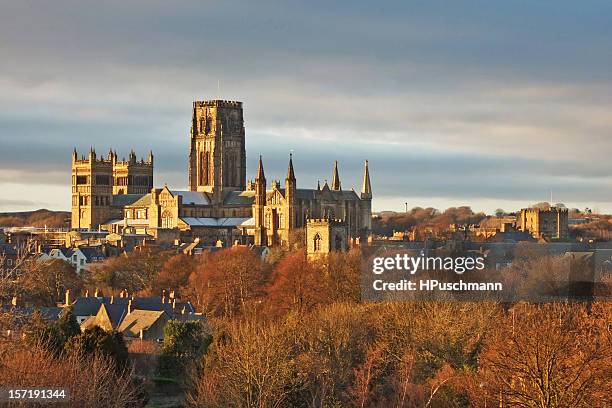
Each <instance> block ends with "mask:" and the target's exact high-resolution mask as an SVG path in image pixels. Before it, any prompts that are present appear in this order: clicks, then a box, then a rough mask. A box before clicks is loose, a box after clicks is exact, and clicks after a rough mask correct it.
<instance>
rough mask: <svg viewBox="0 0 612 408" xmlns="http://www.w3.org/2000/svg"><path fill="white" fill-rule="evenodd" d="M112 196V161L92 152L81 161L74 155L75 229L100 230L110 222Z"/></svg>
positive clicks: (73, 197)
mask: <svg viewBox="0 0 612 408" xmlns="http://www.w3.org/2000/svg"><path fill="white" fill-rule="evenodd" d="M112 195H113V161H112V157H110V156H109V158H108V159H105V158H104V157H102V156H101V157H98V156H97V155H96V151H95V150H93V149H90V150H89V155H88V156H87V157H85V156H83V157H81V158H80V159H79V158H78V156H77V151H76V149H75V150H74V152H73V153H72V206H71V207H72V216H71V225H72V228H87V229H90V228H98V226H99V225H100V224H102V223H103V222H106V221H108V219H109V218H110V215H111V210H110V206H111V203H112Z"/></svg>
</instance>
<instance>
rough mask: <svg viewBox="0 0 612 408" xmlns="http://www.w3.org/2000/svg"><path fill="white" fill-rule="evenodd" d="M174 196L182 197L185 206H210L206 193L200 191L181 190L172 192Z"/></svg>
mask: <svg viewBox="0 0 612 408" xmlns="http://www.w3.org/2000/svg"><path fill="white" fill-rule="evenodd" d="M170 192H171V193H172V195H173V196H175V197H176V196H177V195H179V196H181V197H182V199H183V204H198V205H210V200H209V198H208V196H207V195H206V193H202V192H198V191H181V190H170Z"/></svg>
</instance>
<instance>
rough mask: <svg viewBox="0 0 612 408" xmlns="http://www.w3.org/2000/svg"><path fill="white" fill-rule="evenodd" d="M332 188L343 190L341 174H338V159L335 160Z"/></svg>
mask: <svg viewBox="0 0 612 408" xmlns="http://www.w3.org/2000/svg"><path fill="white" fill-rule="evenodd" d="M331 189H332V190H336V191H337V190H342V185H341V184H340V176H338V161H337V160H336V161H334V177H333V179H332V185H331Z"/></svg>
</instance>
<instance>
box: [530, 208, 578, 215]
mask: <svg viewBox="0 0 612 408" xmlns="http://www.w3.org/2000/svg"><path fill="white" fill-rule="evenodd" d="M522 211H525V212H526V213H532V214H536V213H537V214H545V213H561V214H563V213H567V212H569V209H567V208H561V207H550V208H549V209H548V210H544V209H541V208H525V209H523V210H522Z"/></svg>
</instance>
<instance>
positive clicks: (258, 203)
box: [72, 100, 372, 253]
mask: <svg viewBox="0 0 612 408" xmlns="http://www.w3.org/2000/svg"><path fill="white" fill-rule="evenodd" d="M246 170H247V169H246V150H245V129H244V119H243V109H242V103H241V102H236V101H224V100H210V101H196V102H194V103H193V112H192V123H191V132H190V145H189V190H188V191H181V190H174V189H171V188H169V187H168V186H164V187H162V188H153V154H152V153H150V154H149V157H148V159H147V160H145V159H141V160H138V159H137V157H136V154H135V153H134V152H131V153H130V155H129V157H128V159H127V160H125V159H123V160H118V156H117V153H116V152H114V151H112V150H111V151H110V152H109V153H108V155H107V156H100V157H99V156H98V155H97V154H96V152H95V151H94V150H93V149H91V150H90V152H89V154H88V156H81V157H80V158H79V157H78V155H77V152H76V150H75V151H74V153H73V157H72V228H73V229H78V230H92V229H103V230H107V231H109V232H111V233H116V234H136V235H139V234H142V235H143V236H150V237H152V238H155V239H157V240H159V241H164V240H167V241H174V240H177V239H180V240H182V241H187V240H193V239H196V238H197V239H199V240H200V241H203V242H205V243H208V244H210V245H219V244H221V245H224V246H231V245H233V244H235V243H239V244H254V245H262V246H275V245H287V244H291V242H292V240H296V239H306V240H307V241H308V242H307V247H308V248H309V253H317V252H321V253H326V252H330V251H335V250H346V248H348V246H349V245H350V244H351V243H354V242H358V240H363V239H366V238H367V237H368V236H369V235H370V231H371V217H372V187H371V184H370V175H369V169H368V162H367V161H366V162H365V166H364V173H363V182H362V188H361V191H360V192H359V193H357V192H356V191H355V190H353V189H351V190H343V189H342V185H341V182H340V176H339V171H338V164H337V163H335V164H334V167H333V173H332V183H331V185H329V184H328V183H327V182H326V183H325V184H324V185H323V186H320V185H317V186H316V188H312V189H304V188H298V187H297V179H296V175H295V172H294V169H293V158H292V156H291V155H289V158H288V165H287V175H286V177H285V180H284V183H281V182H280V181H276V180H273V181H271V182H270V183H268V181H267V179H266V176H265V172H264V162H263V159H262V157H261V156H260V157H259V164H258V168H257V174H256V177H255V179H254V180H249V181H247V178H246V174H247V171H246ZM300 231H304V233H302V234H300V233H298V232H300Z"/></svg>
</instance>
